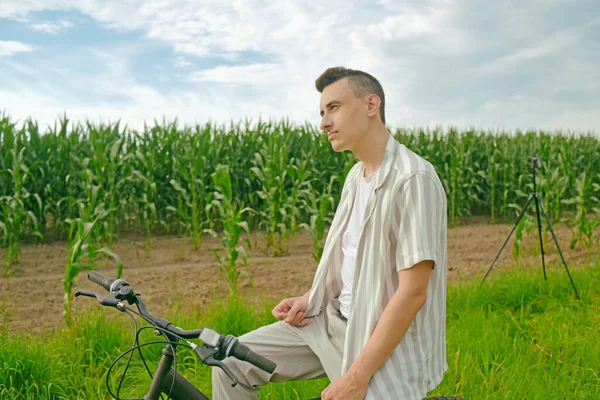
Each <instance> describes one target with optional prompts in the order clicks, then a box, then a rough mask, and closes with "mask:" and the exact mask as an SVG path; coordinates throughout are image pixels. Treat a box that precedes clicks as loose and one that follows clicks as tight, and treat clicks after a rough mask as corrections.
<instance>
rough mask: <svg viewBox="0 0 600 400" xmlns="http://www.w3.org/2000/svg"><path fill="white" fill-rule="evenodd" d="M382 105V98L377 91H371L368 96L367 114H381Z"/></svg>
mask: <svg viewBox="0 0 600 400" xmlns="http://www.w3.org/2000/svg"><path fill="white" fill-rule="evenodd" d="M380 106H381V99H380V98H379V96H377V95H376V94H375V93H371V94H370V95H369V96H367V115H368V116H369V117H374V116H376V115H377V114H379V107H380Z"/></svg>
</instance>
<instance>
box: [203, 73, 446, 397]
mask: <svg viewBox="0 0 600 400" xmlns="http://www.w3.org/2000/svg"><path fill="white" fill-rule="evenodd" d="M316 87H317V90H318V91H319V92H320V93H321V101H320V103H321V104H320V109H321V117H322V120H321V129H323V130H325V131H326V132H327V135H328V139H329V141H330V142H331V146H332V147H333V150H334V151H336V152H340V151H344V150H348V151H351V152H353V153H354V154H355V155H356V156H357V158H358V159H359V160H360V161H359V162H358V163H356V164H355V165H354V166H353V167H352V169H351V170H350V172H349V173H348V176H347V177H346V180H345V182H344V185H343V188H342V195H341V199H340V204H339V205H338V208H337V210H336V213H335V216H334V219H333V221H332V224H331V227H330V229H329V233H328V235H327V239H326V241H325V248H324V250H323V255H322V257H321V260H320V262H319V266H318V268H317V272H316V274H315V278H314V281H313V284H312V287H311V289H310V290H309V291H308V292H307V293H306V294H304V295H303V296H300V297H294V298H289V299H285V300H282V301H281V302H280V303H279V304H278V305H277V306H276V307H275V308H274V309H273V311H272V312H273V315H274V316H275V317H276V318H277V319H279V320H280V321H278V322H276V323H274V324H271V325H268V326H264V327H261V328H259V329H257V330H255V331H253V332H250V333H248V334H246V335H243V336H242V337H241V338H240V341H241V342H243V343H245V344H246V345H248V346H249V347H250V348H251V349H253V350H254V351H256V352H257V353H259V354H261V355H263V356H265V357H267V358H269V359H272V360H273V361H274V362H276V363H277V369H276V370H275V372H274V373H273V374H268V373H266V372H264V371H261V370H259V369H257V368H255V367H253V366H252V365H250V364H248V363H244V362H239V361H237V360H232V359H230V358H229V359H226V363H227V364H228V365H229V366H230V367H231V369H232V371H233V372H234V373H235V374H236V375H237V376H238V378H239V379H240V384H239V385H238V387H235V388H231V385H230V383H231V381H230V380H229V379H228V378H227V376H226V375H225V374H224V373H223V372H222V371H220V370H218V369H213V394H214V398H215V399H217V400H219V399H256V398H257V396H258V390H259V387H260V386H262V385H264V384H266V383H268V382H281V381H286V380H302V379H314V378H319V377H323V376H328V377H329V379H330V380H331V384H330V385H329V386H328V387H327V388H326V389H325V390H324V391H323V393H322V394H321V396H322V398H323V399H325V400H330V399H335V400H338V399H340V400H341V399H343V400H353V399H357V400H359V399H361V400H362V399H363V398H366V399H378V400H379V399H394V400H397V399H406V400H420V399H422V398H423V397H425V395H426V393H427V392H429V391H431V390H433V389H434V388H435V387H436V386H437V385H438V384H439V383H440V382H441V381H442V377H443V374H444V373H445V372H446V371H447V369H448V366H447V362H446V270H447V258H446V252H447V244H446V232H447V223H446V195H445V192H444V188H443V186H442V184H441V182H440V180H439V178H438V175H437V173H436V171H435V169H434V167H433V166H432V165H431V164H430V163H429V162H427V161H426V160H424V159H423V158H421V157H419V156H418V155H416V154H415V153H413V152H412V151H410V150H409V149H408V148H406V147H405V146H404V145H402V144H400V143H398V142H397V141H396V140H395V139H394V138H393V136H391V135H390V133H389V132H388V131H387V129H386V127H385V113H384V105H385V97H384V93H383V89H382V87H381V85H380V84H379V82H378V81H377V80H376V79H375V78H374V77H372V76H371V75H369V74H367V73H365V72H362V71H357V70H351V69H346V68H343V67H335V68H329V69H327V70H326V71H325V72H324V73H323V74H322V75H321V76H320V77H319V78H318V79H317V80H316Z"/></svg>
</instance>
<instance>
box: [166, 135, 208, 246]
mask: <svg viewBox="0 0 600 400" xmlns="http://www.w3.org/2000/svg"><path fill="white" fill-rule="evenodd" d="M210 137H211V132H210V130H208V129H204V130H202V131H197V132H196V133H195V134H194V135H191V134H190V133H189V132H185V135H184V136H183V137H182V139H183V140H182V144H183V145H182V146H181V155H180V156H179V157H173V168H174V170H175V171H176V176H177V180H176V179H171V180H170V183H171V185H173V187H174V188H175V190H176V191H177V193H178V199H177V208H175V207H173V206H170V207H168V209H169V210H171V211H173V212H175V213H176V214H177V215H178V216H179V217H180V219H181V226H182V227H183V231H184V232H186V233H189V234H191V236H192V242H193V250H199V248H200V243H201V239H202V233H203V228H204V227H205V226H206V225H207V224H208V223H209V219H208V218H205V217H204V215H205V212H204V210H205V208H206V194H207V187H206V186H207V180H208V176H209V168H210V164H209V162H208V153H209V150H210Z"/></svg>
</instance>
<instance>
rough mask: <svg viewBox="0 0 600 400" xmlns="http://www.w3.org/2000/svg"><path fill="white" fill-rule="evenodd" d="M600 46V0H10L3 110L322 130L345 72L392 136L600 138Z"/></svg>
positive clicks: (49, 120)
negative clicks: (379, 100)
mask: <svg viewBox="0 0 600 400" xmlns="http://www.w3.org/2000/svg"><path fill="white" fill-rule="evenodd" d="M598 38H600V7H599V6H598V3H597V0H580V1H573V0H545V1H541V0H539V1H538V0H527V1H516V0H512V1H508V0H497V1H494V2H482V1H447V0H402V1H400V0H396V1H392V0H370V1H367V0H358V1H346V0H331V1H328V2H321V1H312V0H297V1H288V0H278V1H259V0H242V1H225V0H223V1H221V0H217V1H215V0H194V1H192V0H55V1H50V0H48V1H45V0H0V113H2V112H4V113H5V114H8V115H9V116H10V117H11V119H12V120H13V122H15V121H17V122H19V121H23V120H25V119H26V118H28V117H31V118H33V119H35V120H36V121H37V122H38V123H39V124H40V125H41V126H45V125H46V124H49V125H54V123H55V122H56V121H57V120H58V119H59V118H60V117H61V116H62V115H63V114H66V115H67V117H68V118H70V119H71V120H74V121H85V120H89V121H93V122H98V121H104V122H116V121H117V120H120V121H121V124H127V126H129V127H131V128H134V129H142V128H143V126H144V123H147V124H150V125H152V124H153V123H154V120H155V119H156V120H159V121H162V120H163V118H164V119H166V120H167V121H172V120H174V119H175V118H176V119H177V120H178V121H179V123H180V124H182V125H183V124H188V125H194V124H204V123H206V122H212V123H219V124H221V123H222V124H229V123H230V122H231V121H233V122H234V123H236V122H238V121H243V120H245V119H250V120H252V121H257V120H258V119H259V118H260V119H262V120H265V121H266V120H269V119H272V120H281V119H283V118H287V119H289V120H290V121H293V122H297V123H300V124H302V123H304V122H309V123H312V124H315V125H318V124H319V122H320V115H319V112H320V110H319V100H320V96H321V95H320V93H319V92H318V91H317V90H316V88H315V80H316V78H317V77H318V76H319V75H320V74H321V73H322V72H323V71H324V70H325V69H327V68H328V67H333V66H344V67H347V68H353V69H359V70H362V71H365V72H368V73H370V74H371V75H373V76H375V77H376V78H377V79H378V80H379V81H380V82H381V84H382V86H383V89H384V92H385V103H386V106H385V113H386V122H387V124H388V126H390V127H392V128H396V127H409V128H413V127H439V126H441V127H449V126H454V127H458V128H460V129H467V128H476V129H485V130H504V131H507V130H508V131H513V130H516V129H521V130H525V129H544V130H562V131H581V132H589V131H593V132H599V131H600V40H598Z"/></svg>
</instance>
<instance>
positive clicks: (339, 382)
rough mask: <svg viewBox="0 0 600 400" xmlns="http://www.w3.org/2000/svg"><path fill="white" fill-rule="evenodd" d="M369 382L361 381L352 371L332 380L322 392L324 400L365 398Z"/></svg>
mask: <svg viewBox="0 0 600 400" xmlns="http://www.w3.org/2000/svg"><path fill="white" fill-rule="evenodd" d="M368 387H369V385H368V382H367V383H364V382H359V381H358V380H357V379H355V378H354V377H353V376H352V375H351V374H350V373H346V374H344V375H342V376H340V377H339V378H338V379H336V380H335V381H333V382H331V383H330V384H329V386H327V388H325V390H323V392H322V393H321V399H322V400H363V399H364V398H365V396H366V395H367V388H368Z"/></svg>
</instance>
